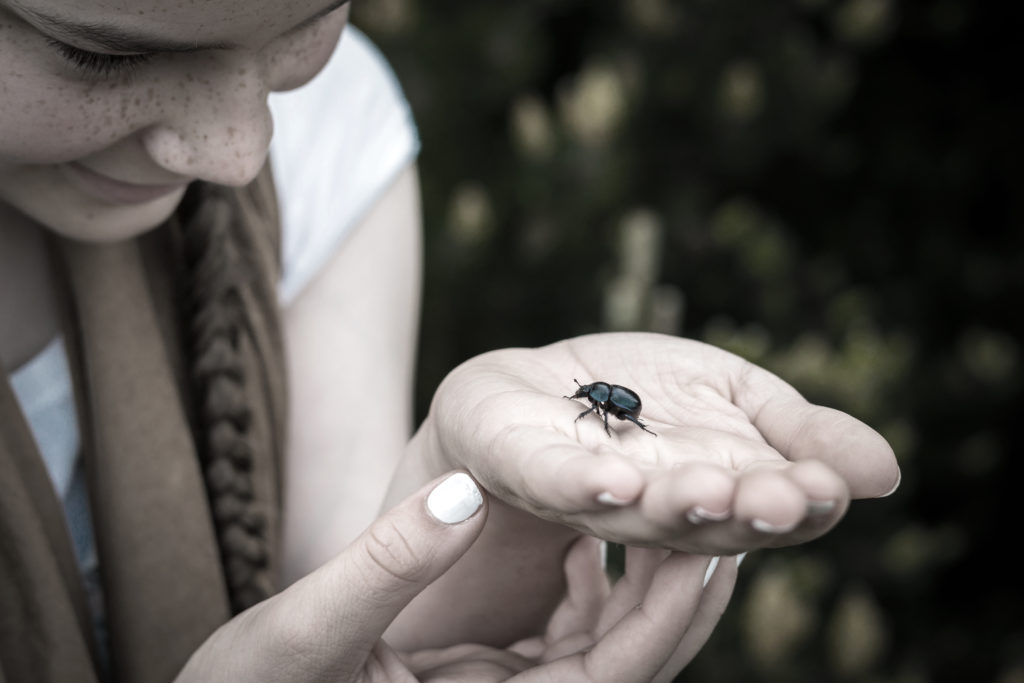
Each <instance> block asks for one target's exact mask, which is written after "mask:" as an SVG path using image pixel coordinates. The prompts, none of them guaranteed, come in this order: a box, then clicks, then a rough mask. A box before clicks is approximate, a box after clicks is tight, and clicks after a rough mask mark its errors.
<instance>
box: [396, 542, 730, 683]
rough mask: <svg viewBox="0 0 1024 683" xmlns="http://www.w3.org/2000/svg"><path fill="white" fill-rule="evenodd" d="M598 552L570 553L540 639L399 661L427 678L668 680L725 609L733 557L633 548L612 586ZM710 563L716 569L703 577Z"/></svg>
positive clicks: (582, 546) (578, 549)
mask: <svg viewBox="0 0 1024 683" xmlns="http://www.w3.org/2000/svg"><path fill="white" fill-rule="evenodd" d="M597 551H598V542H597V540H596V539H594V538H592V537H588V536H584V537H582V538H581V539H580V540H578V541H577V542H576V543H575V544H574V545H573V547H572V549H571V550H570V551H569V554H568V555H567V557H566V561H565V570H566V579H567V592H566V596H565V598H564V599H563V600H562V602H561V604H560V605H559V606H558V608H557V609H556V610H555V612H554V614H553V615H552V617H551V619H550V621H549V622H548V626H547V629H546V631H545V633H544V634H543V635H541V636H538V637H535V638H530V639H528V640H523V641H520V642H519V643H516V644H515V645H512V646H511V647H509V648H507V649H500V648H492V647H487V646H484V645H477V644H464V645H457V646H454V647H449V648H444V649H437V650H422V651H419V652H414V653H411V654H409V655H406V656H403V661H404V663H405V664H406V665H407V666H408V667H409V669H410V670H411V671H412V672H413V673H414V674H415V675H416V680H419V681H424V682H431V681H438V682H439V681H445V682H447V683H452V682H456V681H466V682H467V683H470V682H472V683H497V682H498V681H515V682H518V683H530V682H537V683H540V682H552V681H572V682H574V683H647V682H649V681H653V682H655V683H661V682H665V683H667V682H668V681H671V680H672V679H673V678H674V676H675V675H676V674H677V673H678V672H679V671H680V670H681V669H683V668H684V667H685V666H686V665H687V664H688V663H689V662H690V660H692V659H693V658H694V656H696V654H697V653H698V652H699V651H700V649H701V647H703V645H704V643H705V642H706V641H707V639H708V637H709V636H710V635H711V632H712V630H713V629H714V627H715V626H716V625H717V623H718V621H719V618H720V617H721V615H722V612H723V611H724V610H725V607H726V605H727V603H728V601H729V597H730V596H731V594H732V589H733V586H734V585H735V580H736V561H735V559H734V558H722V560H721V561H720V562H719V561H718V560H717V559H716V560H711V558H709V557H706V556H699V555H690V554H687V553H681V552H672V551H668V550H661V549H653V548H629V549H627V553H626V571H625V574H624V575H623V577H622V578H620V579H619V581H617V582H616V583H615V585H614V587H612V586H609V583H608V580H607V578H606V575H605V573H604V570H603V568H602V566H601V562H600V561H599V558H598V552H597ZM709 561H711V562H713V563H714V564H716V565H717V567H714V568H712V569H711V570H710V571H712V572H713V573H712V575H711V577H710V581H707V579H706V573H707V571H708V570H709ZM705 582H706V583H707V585H706V586H705V585H704V584H705Z"/></svg>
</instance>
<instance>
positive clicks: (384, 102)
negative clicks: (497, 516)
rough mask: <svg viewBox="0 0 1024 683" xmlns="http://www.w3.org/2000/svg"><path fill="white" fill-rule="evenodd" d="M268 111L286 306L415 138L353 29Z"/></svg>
mask: <svg viewBox="0 0 1024 683" xmlns="http://www.w3.org/2000/svg"><path fill="white" fill-rule="evenodd" d="M270 109H271V113H272V114H273V117H274V137H273V140H272V141H271V145H270V159H271V164H272V167H273V172H274V180H275V184H276V187H277V194H278V202H279V207H280V213H281V229H282V262H283V281H282V283H281V286H280V295H281V299H282V300H283V301H284V302H286V303H287V302H288V301H290V300H291V299H293V298H294V297H295V295H296V294H297V293H298V292H299V291H300V290H301V289H302V288H303V287H304V285H305V284H306V283H307V282H308V281H309V280H310V279H312V277H313V276H314V275H315V274H316V272H317V271H318V270H319V268H320V267H322V265H323V264H324V263H325V262H326V261H327V260H328V259H329V258H330V256H331V255H332V254H333V253H334V251H335V250H336V249H338V248H339V246H340V244H341V242H342V241H343V238H344V237H345V236H346V234H347V232H348V231H349V229H350V228H352V227H353V226H354V225H356V224H357V223H358V222H359V219H360V218H362V217H363V215H364V214H365V213H366V212H367V211H369V209H370V208H371V207H372V206H373V203H374V201H375V200H376V199H377V198H378V197H379V196H381V195H382V194H383V192H384V191H385V190H386V189H387V187H388V186H389V185H390V184H391V183H392V182H393V181H394V179H395V178H397V177H398V174H399V173H400V172H401V170H402V169H404V168H405V167H406V166H408V165H409V163H410V162H411V161H413V160H414V159H415V158H416V155H417V153H418V152H419V137H418V135H417V131H416V126H415V123H414V122H413V118H412V112H411V110H410V108H409V104H408V102H407V101H406V99H405V95H404V94H403V92H402V89H401V86H400V85H399V83H398V79H397V78H396V76H395V74H394V72H393V71H392V70H391V67H390V66H389V65H388V63H387V61H386V59H385V58H384V57H383V55H382V54H381V53H380V51H379V50H377V48H376V47H375V46H374V45H373V44H372V43H371V42H370V40H369V39H368V38H367V37H366V36H365V35H364V34H362V33H361V32H360V31H359V30H358V29H356V28H355V27H353V26H348V27H347V28H346V29H345V32H344V33H343V35H342V38H341V40H340V42H339V43H338V47H337V48H336V49H335V51H334V54H333V55H332V56H331V59H330V61H329V62H328V63H327V65H326V66H325V67H324V69H323V70H322V71H321V72H320V73H319V74H318V75H317V76H316V77H315V78H314V79H313V80H312V81H310V82H309V83H307V84H306V85H304V86H302V87H301V88H297V89H296V90H292V91H289V92H285V93H274V94H272V95H271V96H270Z"/></svg>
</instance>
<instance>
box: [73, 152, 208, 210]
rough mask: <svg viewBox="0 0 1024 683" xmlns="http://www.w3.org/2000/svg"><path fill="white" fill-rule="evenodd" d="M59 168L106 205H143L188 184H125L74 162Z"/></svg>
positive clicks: (74, 182)
mask: <svg viewBox="0 0 1024 683" xmlns="http://www.w3.org/2000/svg"><path fill="white" fill-rule="evenodd" d="M61 168H62V169H64V170H65V171H66V173H65V175H66V176H67V177H68V179H69V180H70V181H71V183H72V184H73V185H75V187H77V188H78V189H80V190H82V191H83V192H85V193H86V194H88V195H90V196H92V197H94V198H96V199H99V200H100V201H103V202H106V203H108V204H144V203H146V202H151V201H153V200H154V199H159V198H161V197H165V196H167V195H169V194H171V193H173V192H177V191H179V190H183V189H184V188H185V186H186V185H187V184H188V183H186V182H181V183H175V184H169V185H156V184H145V183H127V182H125V181H123V180H117V179H115V178H111V177H110V176H108V175H104V174H102V173H98V172H96V171H94V170H92V169H91V168H88V167H86V166H83V165H82V164H80V163H78V162H76V161H72V162H69V163H67V164H63V165H62V166H61Z"/></svg>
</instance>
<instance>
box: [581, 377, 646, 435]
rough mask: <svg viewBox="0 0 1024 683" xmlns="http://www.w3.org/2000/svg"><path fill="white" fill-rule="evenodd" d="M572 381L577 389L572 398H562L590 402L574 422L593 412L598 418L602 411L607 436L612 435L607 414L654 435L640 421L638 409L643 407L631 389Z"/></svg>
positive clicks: (604, 383)
mask: <svg viewBox="0 0 1024 683" xmlns="http://www.w3.org/2000/svg"><path fill="white" fill-rule="evenodd" d="M572 381H573V382H576V386H578V387H579V389H577V390H576V393H575V394H573V395H572V396H563V398H585V399H587V400H588V401H590V408H589V409H587V410H584V411H583V412H582V413H580V414H579V415H578V416H577V417H576V420H575V421H576V422H579V421H580V420H582V419H583V418H584V417H586V416H587V415H589V414H590V413H592V412H594V411H597V415H598V417H600V416H601V411H602V410H604V431H605V432H607V433H608V436H611V435H612V432H611V430H610V429H608V413H611V414H612V415H614V416H615V417H617V418H619V419H620V420H629V421H630V422H632V423H633V424H635V425H636V426H637V427H639V428H640V429H642V430H644V431H645V432H647V433H648V434H654V432H652V431H651V430H650V429H648V428H647V425H645V424H644V423H643V422H641V421H640V409H641V408H642V407H643V405H642V404H641V403H640V397H639V396H638V395H637V393H636V392H635V391H633V390H632V389H627V388H626V387H620V386H619V385H618V384H608V382H593V383H591V384H580V381H579V380H578V379H576V378H575V377H574V378H573V380H572ZM654 436H657V434H654Z"/></svg>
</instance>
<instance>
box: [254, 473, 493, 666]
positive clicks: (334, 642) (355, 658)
mask: <svg viewBox="0 0 1024 683" xmlns="http://www.w3.org/2000/svg"><path fill="white" fill-rule="evenodd" d="M486 512H487V508H486V505H485V502H484V497H483V495H482V494H481V492H480V488H479V487H478V486H477V484H476V482H475V481H473V479H472V477H470V476H469V475H468V474H466V473H465V472H455V473H449V474H448V475H446V476H445V477H442V478H439V479H437V480H435V481H433V482H432V483H431V484H429V485H427V486H425V487H424V488H422V489H420V490H419V491H418V492H416V493H415V494H413V495H412V496H410V497H409V498H407V499H405V500H404V501H403V502H401V503H399V504H398V505H397V506H396V507H394V508H392V509H391V510H390V511H388V512H387V513H385V514H384V515H383V516H381V517H380V518H379V519H377V520H376V521H375V522H374V523H373V524H371V525H370V527H369V528H367V529H366V531H364V532H363V534H362V535H361V536H359V538H357V539H356V540H355V541H354V542H353V543H352V544H351V545H350V546H349V547H348V548H346V549H345V550H344V551H343V552H342V553H341V554H340V555H338V556H337V557H335V558H334V559H333V560H331V561H330V562H328V563H327V564H325V565H324V566H323V567H321V568H320V569H318V570H316V571H315V572H313V573H312V574H310V575H309V576H307V577H305V578H304V579H302V580H301V581H298V582H296V583H295V584H294V585H292V586H291V587H290V588H289V589H288V590H287V591H285V592H284V593H282V594H281V595H280V596H278V597H279V598H284V599H283V600H281V601H280V603H279V604H278V605H276V607H279V608H283V609H280V610H274V612H276V614H275V615H274V617H272V619H274V620H275V621H276V624H277V626H276V627H272V628H274V629H275V630H277V632H278V633H279V634H281V636H282V637H283V638H284V640H287V641H290V642H288V643H286V645H287V646H288V650H289V652H290V653H291V654H292V655H293V656H295V655H299V656H300V657H302V658H303V659H305V660H306V661H303V662H294V664H296V665H298V666H300V667H302V668H303V669H305V670H306V671H307V672H315V671H319V672H322V673H323V674H325V675H326V677H325V680H327V679H328V678H329V679H330V680H347V679H346V678H344V677H345V675H350V674H352V673H355V672H356V671H358V670H360V669H361V668H362V666H363V663H364V662H365V660H366V658H367V656H368V655H369V653H370V650H371V649H372V648H373V647H374V646H375V645H376V644H377V642H378V641H379V640H380V638H381V634H383V633H384V630H385V629H386V628H387V627H388V625H390V624H391V622H392V621H393V620H394V619H395V617H396V616H398V613H399V612H401V611H402V609H404V608H405V606H406V605H407V604H408V603H409V602H410V601H411V600H412V599H413V598H414V597H416V595H418V594H419V593H420V592H421V591H422V590H423V589H424V588H426V587H427V586H428V585H430V583H431V582H433V581H434V579H436V578H438V577H439V576H441V575H442V574H444V573H445V572H446V571H447V570H448V569H449V568H450V567H451V566H452V565H453V564H455V562H456V560H458V559H459V558H460V557H461V556H462V555H463V554H464V553H465V552H466V551H467V550H468V549H469V547H470V546H471V545H472V544H473V542H474V541H475V540H476V539H477V537H478V536H479V535H480V532H481V530H482V529H483V525H484V521H485V519H486V517H487V514H486ZM289 593H292V594H293V596H289V595H288V594H289ZM289 598H291V599H289ZM278 629H283V630H278ZM296 641H305V642H302V643H299V642H296ZM297 645H298V647H296V646H297ZM317 660H320V661H317ZM314 679H316V680H319V679H318V678H316V677H315V676H314Z"/></svg>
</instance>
